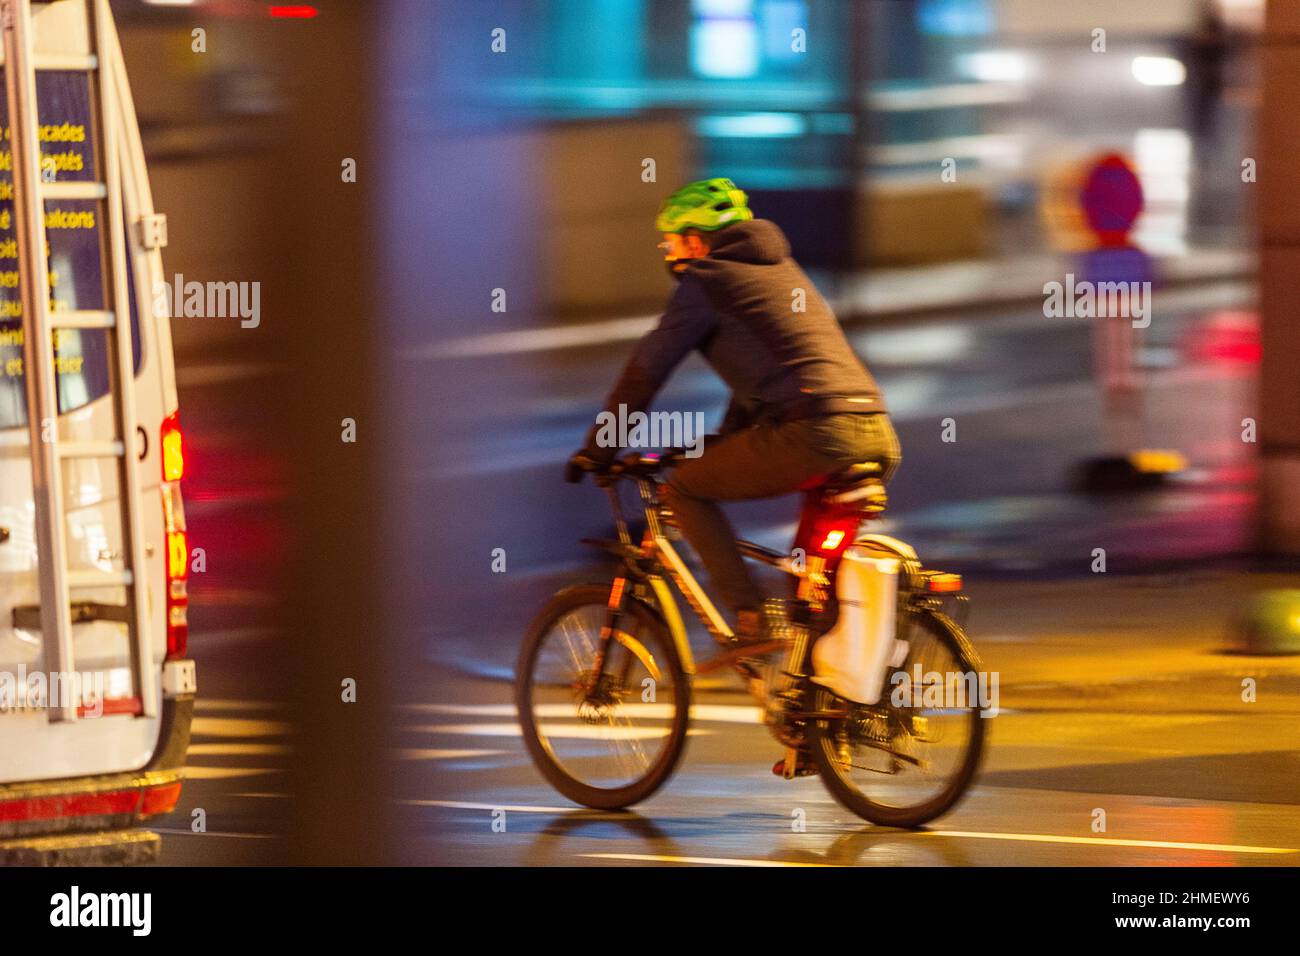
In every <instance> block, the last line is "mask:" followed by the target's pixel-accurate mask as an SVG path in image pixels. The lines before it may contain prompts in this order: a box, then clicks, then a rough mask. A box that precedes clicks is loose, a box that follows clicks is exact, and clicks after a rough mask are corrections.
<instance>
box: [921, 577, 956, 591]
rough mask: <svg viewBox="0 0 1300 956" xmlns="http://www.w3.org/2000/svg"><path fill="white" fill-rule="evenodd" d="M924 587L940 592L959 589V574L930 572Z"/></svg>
mask: <svg viewBox="0 0 1300 956" xmlns="http://www.w3.org/2000/svg"><path fill="white" fill-rule="evenodd" d="M926 587H927V588H929V589H930V590H931V591H937V592H939V593H940V594H943V593H947V592H950V591H960V590H961V575H960V574H932V575H930V577H929V578H928V579H927V580H926Z"/></svg>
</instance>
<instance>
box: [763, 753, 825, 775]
mask: <svg viewBox="0 0 1300 956" xmlns="http://www.w3.org/2000/svg"><path fill="white" fill-rule="evenodd" d="M772 773H774V774H776V775H777V776H778V777H784V776H785V758H784V757H782V758H781V759H780V760H778V761H777V762H776V763H774V764H772ZM816 774H817V765H816V764H815V763H813V759H812V754H811V753H809V752H808V751H807V750H806V749H804V748H803V747H800V748H799V750H798V751H796V753H795V763H794V775H795V776H796V777H813V776H816Z"/></svg>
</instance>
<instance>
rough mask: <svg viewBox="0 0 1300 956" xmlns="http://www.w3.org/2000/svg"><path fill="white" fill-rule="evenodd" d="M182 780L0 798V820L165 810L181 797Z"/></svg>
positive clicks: (164, 811)
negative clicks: (133, 786)
mask: <svg viewBox="0 0 1300 956" xmlns="http://www.w3.org/2000/svg"><path fill="white" fill-rule="evenodd" d="M180 795H181V781H179V780H177V781H175V782H173V783H164V784H159V785H158V786H156V787H145V788H144V789H130V790H110V791H108V792H106V793H63V794H55V795H53V796H49V797H25V798H22V799H18V800H0V821H4V822H6V823H9V822H15V821H19V820H56V819H60V818H64V817H104V816H117V815H119V814H123V813H136V812H139V813H147V814H154V813H167V812H168V811H170V810H171V809H172V808H174V807H175V806H176V801H177V800H179V799H180Z"/></svg>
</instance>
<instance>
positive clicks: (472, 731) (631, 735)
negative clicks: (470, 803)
mask: <svg viewBox="0 0 1300 956" xmlns="http://www.w3.org/2000/svg"><path fill="white" fill-rule="evenodd" d="M401 729H402V730H405V731H409V732H412V733H421V734H453V735H456V736H462V737H522V736H523V729H522V728H521V727H520V726H519V725H518V724H413V725H409V726H404V727H402V728H401ZM540 729H541V732H542V735H543V736H545V737H549V738H551V739H553V740H559V739H561V738H564V739H574V740H657V739H660V738H663V737H667V736H668V734H669V732H670V728H669V727H667V726H665V727H611V726H609V725H608V724H599V725H598V724H579V723H572V724H561V723H554V724H542V726H541V728H540ZM686 733H687V735H688V736H690V737H701V736H707V735H709V734H712V733H714V731H712V730H700V729H698V728H695V727H692V728H691V729H690V730H688V731H687V732H686Z"/></svg>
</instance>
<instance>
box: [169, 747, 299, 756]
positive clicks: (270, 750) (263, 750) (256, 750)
mask: <svg viewBox="0 0 1300 956" xmlns="http://www.w3.org/2000/svg"><path fill="white" fill-rule="evenodd" d="M186 752H187V753H188V754H189V755H190V756H191V757H227V756H236V755H238V756H245V755H248V754H286V753H288V752H289V748H288V747H286V746H285V745H284V744H190V746H189V750H188V751H186Z"/></svg>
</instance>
